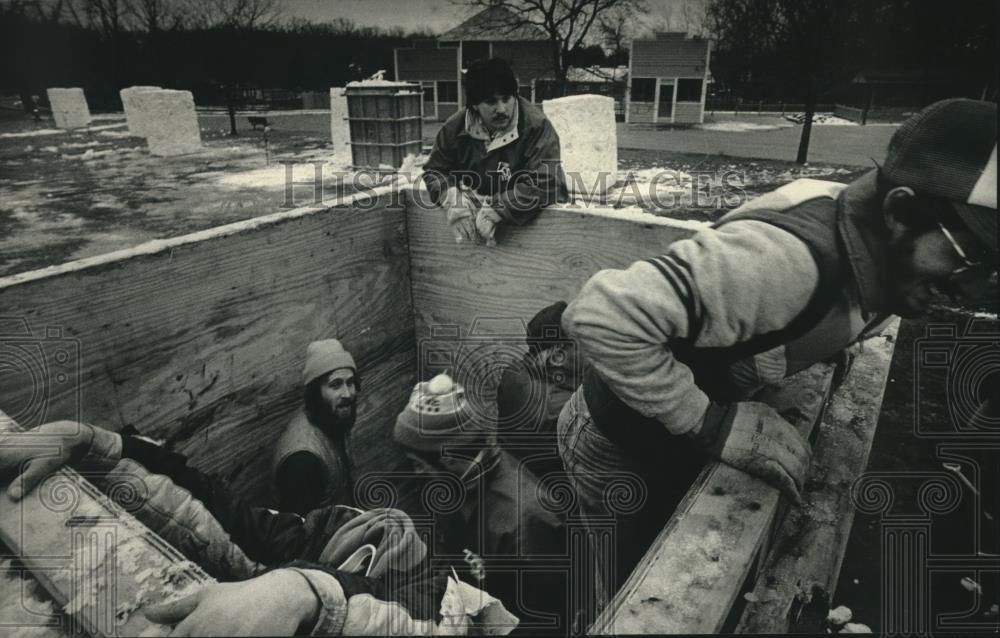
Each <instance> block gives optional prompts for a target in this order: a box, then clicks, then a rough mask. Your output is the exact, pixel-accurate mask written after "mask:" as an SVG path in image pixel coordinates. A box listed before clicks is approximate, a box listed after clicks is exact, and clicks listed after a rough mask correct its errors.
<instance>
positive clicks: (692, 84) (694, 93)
mask: <svg viewBox="0 0 1000 638" xmlns="http://www.w3.org/2000/svg"><path fill="white" fill-rule="evenodd" d="M677 101H678V102H701V79H697V80H685V79H680V80H677Z"/></svg>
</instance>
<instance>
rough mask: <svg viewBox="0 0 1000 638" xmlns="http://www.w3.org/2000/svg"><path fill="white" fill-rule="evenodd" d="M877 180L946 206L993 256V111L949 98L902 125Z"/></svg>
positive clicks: (989, 106)
mask: <svg viewBox="0 0 1000 638" xmlns="http://www.w3.org/2000/svg"><path fill="white" fill-rule="evenodd" d="M882 174H883V175H884V176H885V177H886V178H887V179H888V180H889V181H891V182H892V183H894V184H897V185H899V186H909V187H910V188H912V189H913V190H914V191H916V192H917V193H923V194H926V195H932V196H935V197H941V198H943V199H946V200H948V201H950V202H951V204H952V206H954V208H955V211H956V212H957V213H958V216H959V217H960V218H961V220H962V222H963V223H964V224H965V225H966V226H967V227H968V228H969V230H971V231H972V232H973V233H974V234H975V235H976V237H977V238H979V239H980V240H981V241H982V242H983V243H984V244H985V245H986V246H987V247H988V248H989V249H991V250H993V251H994V252H996V251H997V105H996V104H994V103H992V102H983V101H980V100H969V99H965V98H953V99H949V100H942V101H940V102H935V103H934V104H931V105H930V106H928V107H927V108H925V109H924V110H922V111H920V112H919V113H917V114H916V115H914V116H913V117H911V118H910V119H908V120H907V121H906V122H904V123H903V124H902V125H901V126H900V127H899V129H898V130H897V131H896V133H895V134H894V135H893V136H892V139H891V140H890V141H889V152H888V155H887V157H886V160H885V164H883V165H882Z"/></svg>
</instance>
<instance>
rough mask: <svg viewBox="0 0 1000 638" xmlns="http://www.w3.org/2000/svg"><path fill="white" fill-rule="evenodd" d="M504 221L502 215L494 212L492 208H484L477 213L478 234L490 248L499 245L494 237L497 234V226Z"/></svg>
mask: <svg viewBox="0 0 1000 638" xmlns="http://www.w3.org/2000/svg"><path fill="white" fill-rule="evenodd" d="M502 220H503V217H501V216H500V213H498V212H496V211H495V210H493V208H492V207H491V206H483V207H482V208H480V209H479V212H478V213H476V233H478V234H479V238H480V239H481V240H482V241H483V242H484V243H485V244H486V245H487V246H490V247H493V246H496V245H497V240H496V239H495V238H494V235H495V234H496V232H497V224H499V223H500V222H501V221H502Z"/></svg>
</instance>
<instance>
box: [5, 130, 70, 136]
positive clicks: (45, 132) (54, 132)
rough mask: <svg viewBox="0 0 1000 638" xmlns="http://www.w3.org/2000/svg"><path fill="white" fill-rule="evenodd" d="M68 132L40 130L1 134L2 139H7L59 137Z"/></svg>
mask: <svg viewBox="0 0 1000 638" xmlns="http://www.w3.org/2000/svg"><path fill="white" fill-rule="evenodd" d="M65 132H66V131H64V130H62V129H60V128H40V129H35V130H34V131H18V132H16V133H0V138H6V137H35V136H36V135H59V134H60V133H65Z"/></svg>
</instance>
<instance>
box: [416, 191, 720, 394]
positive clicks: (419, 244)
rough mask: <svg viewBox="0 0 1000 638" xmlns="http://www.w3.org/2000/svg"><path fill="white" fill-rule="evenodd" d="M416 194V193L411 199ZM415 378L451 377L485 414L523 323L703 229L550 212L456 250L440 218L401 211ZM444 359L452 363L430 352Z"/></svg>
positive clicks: (623, 216)
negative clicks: (490, 244)
mask: <svg viewBox="0 0 1000 638" xmlns="http://www.w3.org/2000/svg"><path fill="white" fill-rule="evenodd" d="M419 196H420V195H419V194H418V197H419ZM407 225H408V228H409V235H410V253H411V260H412V262H411V270H410V276H411V280H412V285H413V307H414V313H415V322H416V335H417V341H418V343H417V352H418V360H417V366H418V372H417V374H418V376H419V377H420V378H422V379H425V378H428V377H429V376H431V375H432V374H435V373H437V372H440V371H442V370H443V369H445V368H449V367H450V368H451V369H452V370H451V371H452V373H453V374H454V375H455V376H456V378H457V380H458V381H460V382H461V383H463V384H464V385H465V386H466V389H467V391H469V392H470V393H471V394H472V396H474V397H475V398H476V399H477V401H478V402H479V403H480V404H481V405H483V406H484V407H485V409H487V410H491V409H494V408H495V405H494V400H495V389H496V384H497V383H499V378H500V373H501V371H502V369H503V367H504V366H505V365H506V364H507V363H508V362H510V361H511V360H514V359H517V358H518V357H520V355H521V354H522V353H523V352H524V351H525V350H526V349H527V348H526V346H525V345H524V335H525V327H526V324H527V322H528V320H530V319H531V317H532V316H534V314H535V313H536V312H538V311H539V310H541V309H542V308H544V307H545V306H547V305H549V304H551V303H554V302H556V301H558V300H560V299H562V300H565V301H569V300H571V299H572V298H573V297H574V296H575V295H576V293H577V292H578V291H579V290H580V287H581V286H582V285H583V284H584V282H586V281H587V279H588V278H589V277H590V276H591V275H593V274H594V273H595V272H597V271H598V270H601V269H603V268H624V267H627V266H628V265H629V264H631V263H632V262H633V261H636V260H638V259H642V258H645V257H650V256H654V255H660V254H663V252H664V251H665V250H666V247H667V246H668V245H669V244H670V243H671V242H673V241H675V240H677V239H681V238H684V237H688V236H690V235H692V234H693V233H694V232H695V230H697V229H698V228H701V227H703V226H704V225H703V224H701V223H697V222H685V221H678V220H671V219H668V218H665V217H657V216H654V215H650V214H647V213H644V212H641V211H639V210H638V209H626V210H615V209H612V208H610V207H589V208H587V209H586V210H584V209H582V208H579V207H575V208H574V207H570V206H555V207H551V208H548V209H546V210H544V211H542V212H541V213H540V214H539V216H538V217H537V218H536V219H535V221H533V222H532V223H530V224H528V225H526V226H523V227H511V226H500V227H498V229H497V237H496V239H497V246H496V247H494V248H487V247H485V246H474V245H470V244H456V243H455V240H454V238H453V236H452V233H451V231H450V230H449V229H448V226H447V224H446V222H445V220H444V214H443V213H442V212H441V210H440V209H436V208H433V209H431V208H427V207H426V206H424V207H421V206H419V205H416V204H415V203H414V201H412V200H411V201H410V202H408V203H407ZM438 350H446V351H447V350H450V351H453V352H455V353H456V355H455V356H454V357H453V358H452V359H451V361H453V363H450V364H449V363H435V362H434V361H431V360H430V358H429V356H428V355H429V353H431V352H432V351H438Z"/></svg>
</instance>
